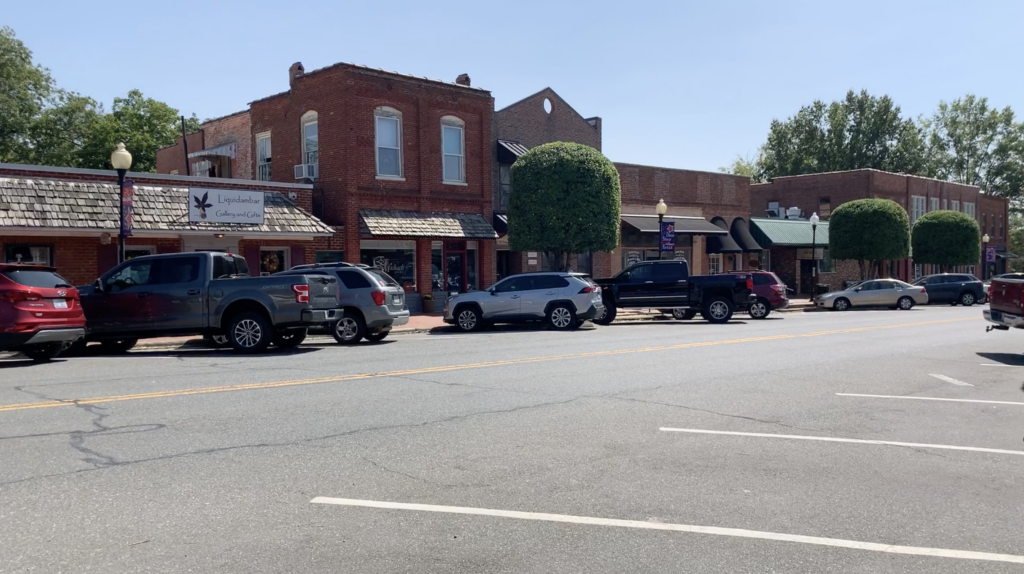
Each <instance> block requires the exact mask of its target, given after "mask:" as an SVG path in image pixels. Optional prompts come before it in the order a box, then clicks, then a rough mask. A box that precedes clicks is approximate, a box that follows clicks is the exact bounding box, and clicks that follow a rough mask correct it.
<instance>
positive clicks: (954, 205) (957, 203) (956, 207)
mask: <svg viewBox="0 0 1024 574" xmlns="http://www.w3.org/2000/svg"><path fill="white" fill-rule="evenodd" d="M950 203H951V204H952V205H950V207H949V208H950V209H952V210H953V211H960V200H959V199H954V200H953V201H951V202H950Z"/></svg>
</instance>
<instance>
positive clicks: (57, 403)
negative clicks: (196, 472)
mask: <svg viewBox="0 0 1024 574" xmlns="http://www.w3.org/2000/svg"><path fill="white" fill-rule="evenodd" d="M976 320H978V319H977V318H976V317H967V318H962V319H942V320H938V321H922V322H919V323H902V324H898V325H879V326H874V327H854V328H850V329H837V330H834V331H817V332H814V333H799V334H793V335H769V336H766V337H746V338H743V339H726V340H721V341H703V342H698V343H680V344H677V345H662V346H658V347H641V348H634V349H615V350H610V351H591V352H588V353H576V354H572V355H554V356H545V357H529V358H525V359H507V360H503V361H488V362H483V363H465V364H461V365H441V366H438V367H422V368H417V369H405V370H401V371H385V372H381V373H357V374H352V375H338V376H334V377H321V378H316V379H297V380H292V381H276V382H271V383H249V384H241V385H224V386H219V387H200V388H193V389H178V390H167V391H155V392H151V393H138V394H132V395H110V396H105V397H91V398H85V399H66V400H51V401H39V402H34V403H15V404H7V405H0V412H6V411H22V410H28V409H43V408H49V407H67V406H73V405H76V404H77V405H95V404H100V403H112V402H117V401H132V400H137V399H161V398H167V397H184V396H188V395H205V394H211V393H227V392H232V391H251V390H256V389H274V388H278V387H294V386H298V385H317V384H322V383H339V382H344V381H358V380H366V379H381V378H387V377H402V376H407V375H423V374H428V373H443V372H451V371H464V370H468V369H486V368H490V367H504V366H508V365H522V364H527V363H542V362H548V361H563V360H566V359H582V358H587V357H604V356H609V355H627V354H634V353H650V352H654V351H669V350H675V349H692V348H696V347H713V346H717V345H736V344H741V343H756V342H761V341H778V340H782V339H795V338H798V337H824V336H827V335H842V334H846V333H861V332H864V331H878V330H882V329H903V328H907V327H922V326H925V325H938V324H941V323H955V322H960V321H976Z"/></svg>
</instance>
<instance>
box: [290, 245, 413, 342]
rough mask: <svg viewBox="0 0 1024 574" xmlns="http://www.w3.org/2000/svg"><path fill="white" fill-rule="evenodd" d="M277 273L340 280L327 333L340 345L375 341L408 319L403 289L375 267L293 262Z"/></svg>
mask: <svg viewBox="0 0 1024 574" xmlns="http://www.w3.org/2000/svg"><path fill="white" fill-rule="evenodd" d="M277 275H307V276H308V275H330V276H331V277H335V278H336V279H337V280H338V281H339V282H340V295H339V298H338V309H339V312H338V313H339V316H338V320H337V321H334V322H333V323H330V324H329V328H330V331H331V335H333V336H334V339H335V340H336V341H338V342H339V343H341V344H343V345H353V344H355V343H358V342H359V341H360V340H361V339H363V338H366V340H367V341H369V342H371V343H379V342H380V341H382V340H384V338H385V337H387V336H388V333H390V332H391V329H392V328H393V327H398V326H399V325H405V324H406V323H408V322H409V307H408V306H406V304H405V290H404V289H403V288H402V286H401V285H400V284H399V283H398V281H396V280H395V279H394V278H393V277H391V276H390V275H388V274H387V273H385V272H384V271H382V270H381V269H378V268H375V267H367V266H365V265H353V264H350V263H327V264H317V265H297V266H295V267H292V268H291V269H289V270H288V271H284V272H282V273H278V274H277Z"/></svg>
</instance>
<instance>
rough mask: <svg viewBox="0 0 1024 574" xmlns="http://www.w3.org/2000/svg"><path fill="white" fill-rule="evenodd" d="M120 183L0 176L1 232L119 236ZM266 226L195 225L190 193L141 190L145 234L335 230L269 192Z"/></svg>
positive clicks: (139, 221) (139, 215) (140, 226)
mask: <svg viewBox="0 0 1024 574" xmlns="http://www.w3.org/2000/svg"><path fill="white" fill-rule="evenodd" d="M118 197H119V189H118V186H117V185H116V184H110V183H103V182H92V181H64V180H52V179H22V178H9V177H0V227H20V228H40V229H45V228H53V229H60V230H95V231H97V232H98V231H116V230H117V228H118V225H117V219H118ZM264 197H265V199H264V205H265V211H264V223H263V224H261V225H242V224H223V223H190V222H189V221H188V205H189V204H188V188H187V187H174V186H167V187H164V186H151V185H136V186H135V200H134V216H133V229H134V230H135V231H140V232H145V231H151V232H175V231H185V232H188V231H200V232H207V231H208V232H212V233H221V232H223V233H238V232H244V233H267V234H289V235H333V234H334V230H333V229H331V228H330V227H328V226H327V225H325V224H324V223H323V222H321V221H320V220H319V219H317V218H315V217H313V216H312V215H310V214H308V213H306V212H305V211H303V210H302V209H301V208H299V207H298V206H296V205H295V204H294V203H292V202H291V201H289V200H288V199H287V198H285V197H284V196H283V195H281V194H280V193H276V192H269V191H268V192H264Z"/></svg>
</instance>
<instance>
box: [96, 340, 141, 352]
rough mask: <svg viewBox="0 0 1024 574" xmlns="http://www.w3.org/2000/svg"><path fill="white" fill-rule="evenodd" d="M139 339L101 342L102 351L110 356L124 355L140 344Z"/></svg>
mask: <svg viewBox="0 0 1024 574" xmlns="http://www.w3.org/2000/svg"><path fill="white" fill-rule="evenodd" d="M138 342H139V340H138V339H115V340H110V341H100V350H102V351H103V352H104V353H105V354H108V355H122V354H124V353H127V352H128V351H131V350H132V348H134V347H135V344H136V343H138Z"/></svg>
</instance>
